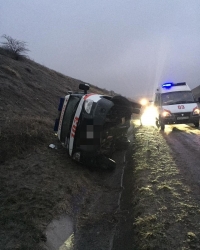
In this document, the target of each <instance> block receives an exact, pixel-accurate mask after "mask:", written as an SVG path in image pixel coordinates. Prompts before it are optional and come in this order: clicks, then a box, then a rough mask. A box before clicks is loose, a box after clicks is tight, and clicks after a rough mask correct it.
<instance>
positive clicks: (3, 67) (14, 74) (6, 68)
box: [0, 65, 21, 79]
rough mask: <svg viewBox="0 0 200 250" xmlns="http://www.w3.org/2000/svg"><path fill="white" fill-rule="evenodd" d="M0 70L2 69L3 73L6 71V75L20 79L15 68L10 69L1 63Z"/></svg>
mask: <svg viewBox="0 0 200 250" xmlns="http://www.w3.org/2000/svg"><path fill="white" fill-rule="evenodd" d="M0 70H1V71H3V72H4V73H6V74H7V75H9V76H11V77H16V78H18V79H21V76H20V74H19V73H18V72H17V71H16V70H14V69H12V68H11V67H10V66H7V65H1V66H0Z"/></svg>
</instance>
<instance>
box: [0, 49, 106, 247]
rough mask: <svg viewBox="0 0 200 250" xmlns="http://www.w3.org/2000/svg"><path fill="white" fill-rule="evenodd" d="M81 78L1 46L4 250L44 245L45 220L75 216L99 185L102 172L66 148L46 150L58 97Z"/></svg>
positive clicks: (0, 228) (0, 230)
mask: <svg viewBox="0 0 200 250" xmlns="http://www.w3.org/2000/svg"><path fill="white" fill-rule="evenodd" d="M80 82H81V81H80V80H76V79H73V78H71V77H68V76H64V75H62V74H60V73H58V72H55V71H53V70H50V69H48V68H46V67H44V66H42V65H39V64H37V63H35V62H33V61H31V60H29V59H23V60H20V61H16V60H13V59H11V58H9V57H7V56H5V55H2V54H1V50H0V168H1V177H0V204H1V207H0V249H1V250H3V249H12V250H13V249H37V250H38V249H40V248H41V249H42V246H40V242H41V240H42V239H43V231H44V229H45V228H46V226H47V224H48V223H49V222H50V221H51V220H52V219H53V218H55V217H56V216H58V215H59V214H61V213H67V214H70V215H71V216H77V213H78V212H79V209H77V208H80V207H81V206H82V205H83V204H84V199H87V197H91V196H92V192H95V190H97V189H98V185H96V182H98V174H97V176H95V175H96V174H95V173H91V172H90V171H89V170H88V169H86V168H84V167H83V166H80V165H78V164H76V163H74V162H72V160H70V159H69V158H67V156H66V152H65V150H64V149H62V147H60V148H58V149H57V150H56V151H55V150H54V151H53V150H51V149H49V148H48V145H49V144H50V143H55V144H58V145H59V143H58V141H57V139H56V137H55V135H54V133H53V125H54V119H55V117H56V116H57V107H58V102H59V98H60V96H63V95H65V94H66V93H67V91H68V90H78V85H79V83H80ZM94 91H95V92H97V93H106V92H107V91H106V90H101V89H99V88H97V87H94V86H91V92H94ZM90 190H92V192H90ZM83 197H84V198H83Z"/></svg>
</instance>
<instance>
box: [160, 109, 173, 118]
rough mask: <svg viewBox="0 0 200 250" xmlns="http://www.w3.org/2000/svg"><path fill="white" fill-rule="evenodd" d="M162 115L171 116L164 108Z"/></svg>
mask: <svg viewBox="0 0 200 250" xmlns="http://www.w3.org/2000/svg"><path fill="white" fill-rule="evenodd" d="M162 116H163V117H168V116H172V114H171V112H170V111H169V110H166V109H164V111H163V112H162Z"/></svg>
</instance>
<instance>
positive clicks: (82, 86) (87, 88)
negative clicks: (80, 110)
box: [79, 83, 90, 94]
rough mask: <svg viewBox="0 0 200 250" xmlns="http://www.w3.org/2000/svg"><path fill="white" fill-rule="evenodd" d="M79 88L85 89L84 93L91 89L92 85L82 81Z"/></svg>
mask: <svg viewBox="0 0 200 250" xmlns="http://www.w3.org/2000/svg"><path fill="white" fill-rule="evenodd" d="M79 89H81V90H84V94H87V91H88V90H89V89H90V85H89V84H87V83H85V84H84V83H80V84H79Z"/></svg>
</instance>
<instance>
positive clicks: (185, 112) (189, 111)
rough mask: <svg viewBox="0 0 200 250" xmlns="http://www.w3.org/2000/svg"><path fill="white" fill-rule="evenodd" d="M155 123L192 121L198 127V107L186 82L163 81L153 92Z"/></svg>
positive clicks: (160, 124) (161, 125) (162, 126)
mask: <svg viewBox="0 0 200 250" xmlns="http://www.w3.org/2000/svg"><path fill="white" fill-rule="evenodd" d="M154 105H155V106H156V107H157V117H156V125H157V126H158V127H160V128H161V130H164V129H165V124H186V123H193V124H194V125H195V127H199V108H198V104H197V102H196V101H195V99H194V96H193V94H192V91H191V89H190V88H189V86H188V85H187V84H186V82H180V83H164V84H162V85H161V87H159V88H158V89H157V91H156V94H155V101H154Z"/></svg>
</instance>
